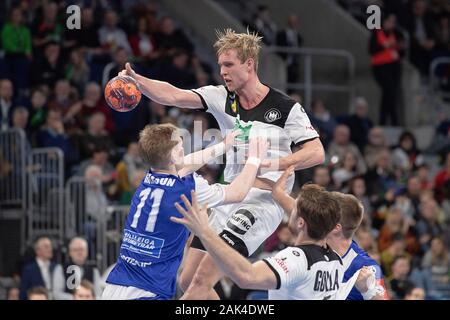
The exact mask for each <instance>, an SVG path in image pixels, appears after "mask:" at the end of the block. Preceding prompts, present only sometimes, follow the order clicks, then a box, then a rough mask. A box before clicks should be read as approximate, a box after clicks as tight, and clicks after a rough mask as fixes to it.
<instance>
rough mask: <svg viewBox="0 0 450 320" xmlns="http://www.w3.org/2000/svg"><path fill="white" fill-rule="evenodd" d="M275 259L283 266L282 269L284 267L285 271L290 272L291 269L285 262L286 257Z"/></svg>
mask: <svg viewBox="0 0 450 320" xmlns="http://www.w3.org/2000/svg"><path fill="white" fill-rule="evenodd" d="M274 260H275V262H276V263H277V264H278V265H279V266H280V267H281V269H283V271H284V273H289V269H288V267H287V265H286V262H285V260H286V258H283V259H280V258H275V259H274Z"/></svg>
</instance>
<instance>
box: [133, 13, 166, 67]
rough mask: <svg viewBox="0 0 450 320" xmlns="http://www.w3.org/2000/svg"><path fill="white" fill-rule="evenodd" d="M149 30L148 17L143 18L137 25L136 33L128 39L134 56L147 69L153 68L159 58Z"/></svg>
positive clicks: (140, 18)
mask: <svg viewBox="0 0 450 320" xmlns="http://www.w3.org/2000/svg"><path fill="white" fill-rule="evenodd" d="M148 29H149V23H148V20H147V16H141V17H139V18H138V20H137V23H136V32H135V33H133V34H132V35H131V36H130V37H129V39H128V40H129V42H130V46H131V49H133V55H134V56H135V57H136V58H137V59H138V60H139V61H140V62H141V63H144V64H145V65H146V66H147V67H148V66H152V65H153V64H154V63H155V60H156V59H157V58H159V52H158V51H157V50H156V43H155V40H154V39H153V36H152V35H151V33H150V32H149V30H148Z"/></svg>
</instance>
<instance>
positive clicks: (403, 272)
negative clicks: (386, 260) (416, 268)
mask: <svg viewBox="0 0 450 320" xmlns="http://www.w3.org/2000/svg"><path fill="white" fill-rule="evenodd" d="M410 268H411V266H410V264H409V260H408V258H399V259H397V260H395V262H394V263H393V264H392V276H393V278H394V279H399V280H404V279H406V278H407V277H408V273H409V270H410Z"/></svg>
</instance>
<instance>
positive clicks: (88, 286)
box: [75, 279, 95, 297]
mask: <svg viewBox="0 0 450 320" xmlns="http://www.w3.org/2000/svg"><path fill="white" fill-rule="evenodd" d="M80 287H83V288H85V289H87V290H89V291H91V293H92V296H94V297H95V291H94V285H93V284H92V282H90V281H89V280H86V279H83V280H81V282H80V285H79V286H78V287H77V288H76V289H75V292H76V291H77V290H78V289H79V288H80Z"/></svg>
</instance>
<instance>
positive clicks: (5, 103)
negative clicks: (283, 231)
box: [0, 79, 14, 131]
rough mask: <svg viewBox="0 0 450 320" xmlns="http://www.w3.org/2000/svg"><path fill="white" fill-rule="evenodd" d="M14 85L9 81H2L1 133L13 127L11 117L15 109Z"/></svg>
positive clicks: (0, 84) (0, 99)
mask: <svg viewBox="0 0 450 320" xmlns="http://www.w3.org/2000/svg"><path fill="white" fill-rule="evenodd" d="M13 95H14V90H13V84H12V82H11V80H9V79H0V124H1V127H0V131H4V130H7V129H8V128H9V127H10V126H11V120H12V118H11V116H12V111H13V108H14V101H13Z"/></svg>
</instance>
